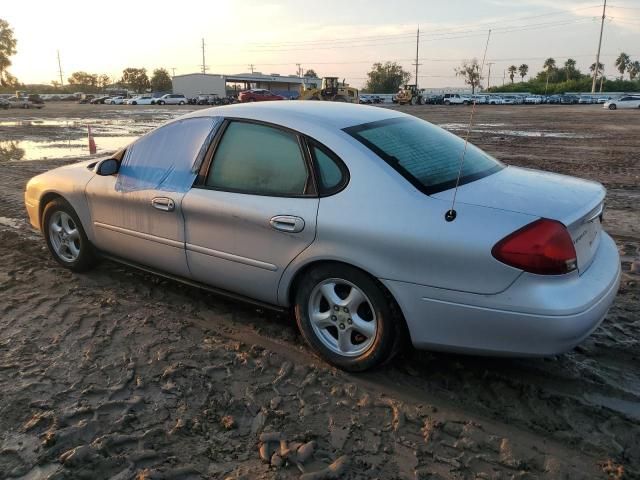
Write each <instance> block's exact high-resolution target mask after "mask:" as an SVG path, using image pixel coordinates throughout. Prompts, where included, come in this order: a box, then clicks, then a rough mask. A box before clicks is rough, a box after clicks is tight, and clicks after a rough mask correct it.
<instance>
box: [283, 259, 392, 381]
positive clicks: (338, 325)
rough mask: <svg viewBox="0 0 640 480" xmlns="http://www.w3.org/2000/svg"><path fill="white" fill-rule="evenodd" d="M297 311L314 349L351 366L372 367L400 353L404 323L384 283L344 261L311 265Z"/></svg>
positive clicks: (345, 366)
mask: <svg viewBox="0 0 640 480" xmlns="http://www.w3.org/2000/svg"><path fill="white" fill-rule="evenodd" d="M294 302H295V304H294V311H295V317H296V321H297V323H298V328H299V329H300V333H301V334H302V336H303V337H304V339H305V341H306V342H307V344H309V346H310V347H311V348H312V350H313V351H314V352H315V353H316V354H317V355H318V356H320V357H321V358H323V359H324V360H326V361H327V362H329V363H330V364H332V365H334V366H336V367H338V368H341V369H343V370H347V371H349V372H361V371H364V370H368V369H371V368H373V367H375V366H377V365H380V364H381V363H383V362H385V361H386V360H389V359H390V358H391V356H392V354H393V353H394V350H395V348H394V347H395V345H396V338H397V335H398V331H399V330H398V327H397V325H398V323H397V321H396V318H395V316H394V313H393V309H392V307H391V304H390V301H389V299H388V297H387V296H386V294H385V292H384V291H383V288H382V287H381V286H380V285H378V284H377V283H376V281H375V280H374V279H373V278H371V277H370V276H369V275H367V274H366V273H364V272H363V271H361V270H358V269H357V268H354V267H350V266H348V265H342V264H338V263H332V264H325V265H321V266H319V267H317V268H314V269H313V270H311V271H310V272H309V273H308V274H307V275H305V277H304V278H303V279H302V281H301V282H300V284H299V285H298V287H297V288H296V293H295V298H294Z"/></svg>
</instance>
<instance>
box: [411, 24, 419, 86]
mask: <svg viewBox="0 0 640 480" xmlns="http://www.w3.org/2000/svg"><path fill="white" fill-rule="evenodd" d="M419 51H420V27H418V30H417V32H416V63H414V64H413V65H415V67H416V90H418V65H421V64H420V63H418V52H419Z"/></svg>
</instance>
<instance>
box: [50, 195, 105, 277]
mask: <svg viewBox="0 0 640 480" xmlns="http://www.w3.org/2000/svg"><path fill="white" fill-rule="evenodd" d="M42 220H43V221H42V231H43V233H44V237H45V240H46V242H47V247H48V248H49V251H50V252H51V254H52V255H53V258H55V260H56V261H57V262H58V263H59V264H60V265H62V266H64V267H67V268H69V269H70V270H73V271H75V272H83V271H85V270H88V269H89V268H91V267H92V266H93V265H94V264H95V263H96V255H95V252H94V250H93V246H92V245H91V243H90V242H89V239H88V238H87V235H86V233H85V231H84V228H82V224H81V222H80V219H79V218H78V215H77V214H76V212H75V211H74V210H73V208H72V207H71V205H69V203H67V202H66V201H65V200H63V199H61V198H58V199H55V200H53V201H51V202H49V203H48V204H47V205H46V206H45V208H44V212H43V214H42Z"/></svg>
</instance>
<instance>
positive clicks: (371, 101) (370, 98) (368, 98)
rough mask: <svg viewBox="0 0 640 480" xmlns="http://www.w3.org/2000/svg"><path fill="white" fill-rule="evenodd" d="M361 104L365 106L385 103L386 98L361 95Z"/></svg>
mask: <svg viewBox="0 0 640 480" xmlns="http://www.w3.org/2000/svg"><path fill="white" fill-rule="evenodd" d="M359 102H360V103H362V104H365V105H371V104H374V103H375V104H379V103H384V98H382V97H381V96H380V95H371V94H367V93H363V94H360V97H359Z"/></svg>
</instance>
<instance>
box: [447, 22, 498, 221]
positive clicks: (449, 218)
mask: <svg viewBox="0 0 640 480" xmlns="http://www.w3.org/2000/svg"><path fill="white" fill-rule="evenodd" d="M490 38H491V30H489V33H488V34H487V43H486V44H485V46H484V54H483V55H482V65H481V66H480V73H479V75H478V85H480V80H481V79H482V72H483V71H484V62H485V60H486V59H487V48H489V39H490ZM476 103H477V99H475V98H474V99H473V106H472V107H471V116H470V117H469V126H468V127H467V134H466V136H465V137H464V149H463V150H462V154H461V155H460V166H459V167H458V177H457V178H456V188H455V190H454V191H453V199H452V200H451V208H450V209H449V210H447V212H446V213H445V214H444V219H445V220H446V221H447V222H453V221H454V220H455V219H456V216H457V215H458V214H457V213H456V210H455V206H456V196H457V195H458V187H459V186H460V177H461V176H462V167H463V166H464V157H465V155H466V154H467V145H468V144H469V134H470V133H471V127H473V114H474V113H476Z"/></svg>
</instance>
